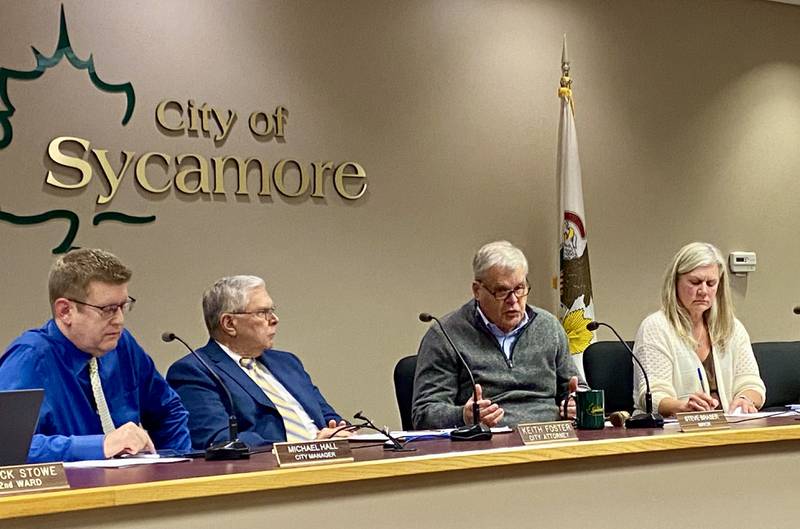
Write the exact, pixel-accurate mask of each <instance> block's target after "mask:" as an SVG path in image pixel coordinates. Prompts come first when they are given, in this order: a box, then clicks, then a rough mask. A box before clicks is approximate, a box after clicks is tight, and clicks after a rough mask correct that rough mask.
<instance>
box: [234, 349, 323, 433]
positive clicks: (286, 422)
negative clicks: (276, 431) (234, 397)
mask: <svg viewBox="0 0 800 529" xmlns="http://www.w3.org/2000/svg"><path fill="white" fill-rule="evenodd" d="M239 363H240V364H241V365H242V367H244V368H245V369H246V370H247V374H248V375H250V378H252V379H253V381H254V382H255V383H256V384H258V387H260V388H261V389H262V390H264V393H266V394H267V397H269V399H270V400H271V401H272V403H273V404H274V405H275V407H276V408H277V409H278V413H280V414H281V417H282V418H283V426H284V428H285V429H286V440H287V441H288V442H290V443H296V442H299V441H308V440H310V439H311V437H309V432H308V430H307V429H306V427H305V424H304V423H303V420H302V419H301V418H300V415H298V413H297V408H296V406H294V405H293V404H291V403H289V402H287V401H286V400H285V399H284V398H283V396H282V395H281V393H280V392H279V391H278V389H277V388H276V387H275V386H274V385H273V384H272V382H270V381H269V379H268V378H267V377H266V375H265V373H264V372H263V371H262V369H263V368H262V367H261V366H260V365H259V364H258V362H256V360H255V359H253V358H241V359H239Z"/></svg>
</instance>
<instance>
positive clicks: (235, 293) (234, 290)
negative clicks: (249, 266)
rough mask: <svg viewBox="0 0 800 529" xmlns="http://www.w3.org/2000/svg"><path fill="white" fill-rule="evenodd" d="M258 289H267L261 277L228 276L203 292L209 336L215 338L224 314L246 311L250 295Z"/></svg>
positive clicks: (204, 313)
mask: <svg viewBox="0 0 800 529" xmlns="http://www.w3.org/2000/svg"><path fill="white" fill-rule="evenodd" d="M257 288H267V285H266V283H264V280H263V279H261V278H260V277H257V276H228V277H223V278H221V279H217V281H216V282H215V283H214V284H213V285H211V286H210V287H209V288H208V289H207V290H206V291H205V292H203V318H204V319H205V320H206V328H207V329H208V332H209V334H211V336H214V333H215V332H216V330H217V329H218V328H219V319H220V317H222V315H223V314H224V313H226V312H237V311H242V310H245V308H247V303H248V301H250V293H251V292H252V291H253V290H255V289H257Z"/></svg>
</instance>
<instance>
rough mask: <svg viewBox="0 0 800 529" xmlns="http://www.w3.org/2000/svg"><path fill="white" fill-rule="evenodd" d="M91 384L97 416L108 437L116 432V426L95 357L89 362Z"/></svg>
mask: <svg viewBox="0 0 800 529" xmlns="http://www.w3.org/2000/svg"><path fill="white" fill-rule="evenodd" d="M89 382H91V384H92V394H93V395H94V403H95V404H96V405H97V415H99V416H100V424H101V425H102V426H103V433H104V434H106V435H108V434H110V433H111V432H113V431H114V430H116V427H115V426H114V421H113V420H112V419H111V411H110V410H109V409H108V403H107V402H106V396H105V394H103V385H102V384H101V383H100V372H99V370H98V365H97V358H95V357H94V356H93V357H92V359H91V360H89Z"/></svg>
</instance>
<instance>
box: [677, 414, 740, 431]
mask: <svg viewBox="0 0 800 529" xmlns="http://www.w3.org/2000/svg"><path fill="white" fill-rule="evenodd" d="M675 418H676V419H678V425H679V426H680V427H681V431H682V432H697V431H699V430H725V429H726V428H730V427H731V425H730V424H728V419H727V418H726V417H725V412H723V411H722V410H711V411H686V412H683V413H676V414H675Z"/></svg>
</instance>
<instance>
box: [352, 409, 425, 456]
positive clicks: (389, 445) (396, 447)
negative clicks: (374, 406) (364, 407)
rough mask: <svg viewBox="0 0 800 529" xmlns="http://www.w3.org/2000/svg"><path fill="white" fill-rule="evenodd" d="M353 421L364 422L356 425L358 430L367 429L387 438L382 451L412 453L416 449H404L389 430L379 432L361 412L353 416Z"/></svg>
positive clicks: (404, 445) (404, 446)
mask: <svg viewBox="0 0 800 529" xmlns="http://www.w3.org/2000/svg"><path fill="white" fill-rule="evenodd" d="M353 418H354V419H358V420H359V421H364V424H356V425H354V426H357V427H358V428H367V429H369V430H375V431H376V432H378V433H381V434H383V435H385V436H386V437H387V438H388V441H386V442H385V443H384V445H383V449H384V450H392V451H393V452H413V451H415V450H416V448H406V444H405V443H401V442H400V441H399V440H398V439H397V438H396V437H394V436H393V435H392V434H391V432H389V428H384V429H383V430H381V429H380V428H378V427H377V426H375V425H374V424H373V423H372V421H371V420H369V417H367V416H366V415H364V412H363V411H357V412H356V413H355V415H353Z"/></svg>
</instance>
